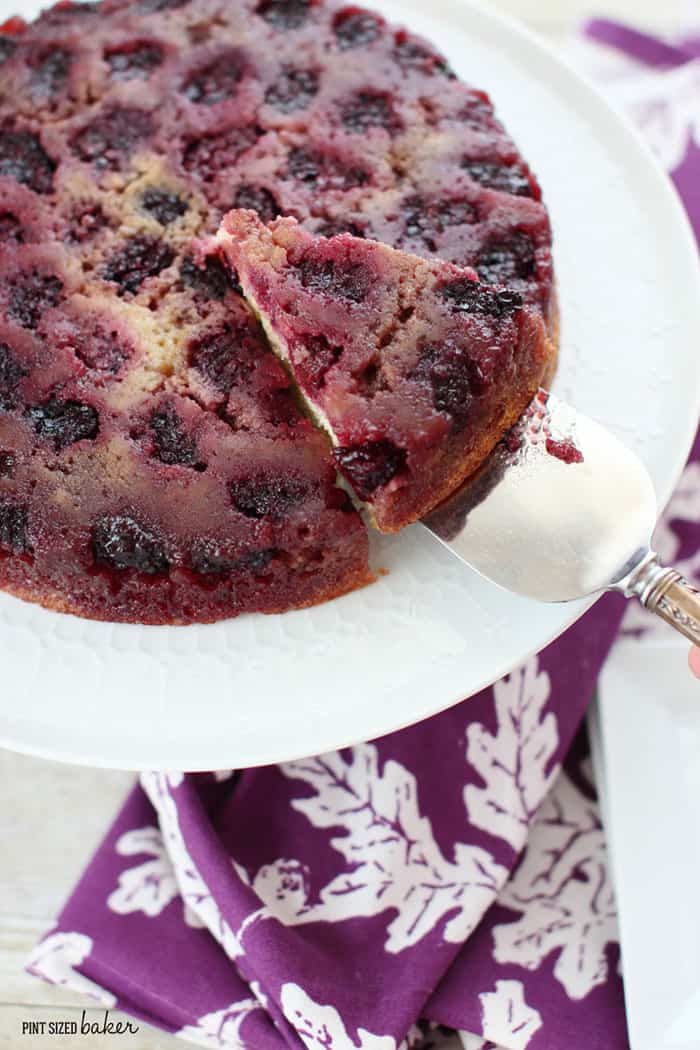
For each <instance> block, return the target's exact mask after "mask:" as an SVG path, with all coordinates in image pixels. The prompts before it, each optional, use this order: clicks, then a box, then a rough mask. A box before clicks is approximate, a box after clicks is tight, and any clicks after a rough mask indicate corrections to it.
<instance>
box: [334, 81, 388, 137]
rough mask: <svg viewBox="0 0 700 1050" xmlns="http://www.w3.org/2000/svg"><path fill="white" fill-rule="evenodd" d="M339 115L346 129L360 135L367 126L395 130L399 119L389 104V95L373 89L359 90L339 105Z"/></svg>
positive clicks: (367, 128)
mask: <svg viewBox="0 0 700 1050" xmlns="http://www.w3.org/2000/svg"><path fill="white" fill-rule="evenodd" d="M340 117H341V120H342V122H343V125H344V126H345V128H346V129H347V131H350V132H352V133H353V134H355V135H362V134H364V132H365V131H368V130H369V128H384V129H385V130H386V131H388V132H390V133H391V132H394V131H397V130H398V128H399V127H400V121H399V119H398V117H397V115H396V113H395V112H394V107H393V106H392V104H391V97H390V96H389V95H387V94H383V93H381V92H375V91H359V92H358V93H357V94H356V95H353V97H352V98H350V99H349V100H348V101H347V102H345V103H344V104H343V105H342V107H341V112H340Z"/></svg>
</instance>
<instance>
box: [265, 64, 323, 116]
mask: <svg viewBox="0 0 700 1050" xmlns="http://www.w3.org/2000/svg"><path fill="white" fill-rule="evenodd" d="M317 93H318V73H315V72H314V71H313V70H312V69H287V70H285V72H284V73H282V75H281V76H280V77H279V78H278V79H277V80H276V81H275V83H274V84H273V85H272V86H271V87H269V88H268V89H267V92H266V93H265V101H266V102H267V103H268V105H270V106H272V107H273V108H274V109H277V110H279V112H280V113H293V112H295V111H296V110H299V109H306V108H307V107H308V106H309V105H310V104H311V103H312V102H313V100H314V98H315V97H316V95H317Z"/></svg>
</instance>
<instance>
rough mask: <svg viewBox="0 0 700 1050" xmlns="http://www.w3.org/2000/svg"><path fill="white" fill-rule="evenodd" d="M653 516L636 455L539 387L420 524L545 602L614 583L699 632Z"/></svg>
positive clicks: (492, 574) (687, 588)
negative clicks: (661, 548) (656, 536)
mask: <svg viewBox="0 0 700 1050" xmlns="http://www.w3.org/2000/svg"><path fill="white" fill-rule="evenodd" d="M657 517H658V508H657V504H656V496H655V494H654V488H653V485H652V483H651V478H650V477H649V474H648V473H647V470H646V468H645V467H644V465H643V464H642V463H641V462H640V460H639V459H638V458H637V457H636V456H635V455H634V454H633V453H632V452H630V450H629V449H628V448H626V447H625V446H624V445H623V444H622V442H620V441H618V439H617V438H616V437H614V436H613V435H612V434H611V433H610V432H609V431H607V430H606V429H605V428H604V427H602V426H601V425H600V424H599V423H595V422H594V421H593V420H592V419H589V418H588V417H587V416H585V415H583V414H582V413H580V412H577V411H576V410H575V409H574V408H572V407H571V406H570V405H567V404H565V403H564V402H563V401H560V400H559V398H557V397H555V396H554V395H553V394H550V393H547V392H546V391H544V390H540V391H539V392H538V393H537V395H536V397H535V398H534V400H533V401H532V403H531V404H530V406H529V408H528V409H527V411H526V412H525V414H524V415H523V417H522V418H521V420H520V421H519V423H518V424H517V425H516V426H515V427H514V428H513V430H512V431H510V432H509V433H508V435H506V437H505V438H504V439H503V441H501V442H500V443H499V444H498V445H497V446H496V448H495V449H494V450H493V452H492V453H491V455H490V456H489V458H488V460H487V461H486V462H485V463H484V465H483V466H482V468H481V469H480V470H479V471H478V473H477V474H475V475H473V476H472V478H470V479H469V480H468V481H467V482H466V483H465V484H464V485H463V486H462V487H461V488H460V489H459V490H458V491H457V492H456V493H455V494H454V495H453V496H451V497H450V498H449V499H448V500H447V501H446V502H445V503H442V504H441V505H440V506H439V507H438V508H437V509H436V510H434V511H432V512H431V513H430V514H429V515H428V516H427V517H426V518H424V519H423V524H424V525H425V526H427V528H428V529H430V531H431V532H433V533H434V534H435V536H437V538H438V539H439V540H440V541H441V542H442V543H443V544H444V545H445V546H446V547H448V548H449V550H451V551H452V552H453V553H454V554H456V555H457V556H458V557H459V558H461V559H462V561H465V562H466V563H467V564H468V565H470V566H471V567H472V568H473V569H476V571H477V572H479V573H480V574H481V575H482V576H486V577H487V578H488V579H490V580H492V581H493V582H494V583H497V584H498V585H499V586H501V587H505V588H506V589H507V590H509V591H514V592H515V593H516V594H522V595H524V596H526V597H528V598H535V599H537V600H539V601H543V602H567V601H572V600H573V599H575V598H583V597H586V596H587V595H594V594H599V593H600V592H602V591H619V592H621V593H622V594H624V595H625V597H627V598H632V597H634V598H638V599H639V601H640V602H641V603H642V605H643V606H645V608H647V609H649V610H650V611H652V612H654V613H656V614H657V615H658V616H660V617H661V618H662V619H663V620H666V622H667V623H669V624H670V625H671V626H672V627H675V629H676V630H677V631H680V633H681V634H683V635H685V636H686V638H689V639H690V640H691V641H692V642H696V643H698V644H700V592H699V591H697V590H696V589H695V588H694V587H692V586H691V585H690V584H689V583H688V582H687V580H685V579H683V577H682V576H681V574H680V573H678V572H676V570H675V569H673V568H669V567H665V566H664V565H662V564H661V562H660V560H659V558H658V556H657V555H656V554H655V553H654V551H653V550H652V549H651V536H652V533H653V531H654V527H655V525H656V520H657Z"/></svg>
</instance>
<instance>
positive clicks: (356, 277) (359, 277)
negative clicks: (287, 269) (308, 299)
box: [298, 258, 372, 303]
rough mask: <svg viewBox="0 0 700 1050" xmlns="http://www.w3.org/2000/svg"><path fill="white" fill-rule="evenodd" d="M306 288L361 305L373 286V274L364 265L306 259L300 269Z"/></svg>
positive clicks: (301, 278)
mask: <svg viewBox="0 0 700 1050" xmlns="http://www.w3.org/2000/svg"><path fill="white" fill-rule="evenodd" d="M298 271H299V279H300V281H301V283H302V284H303V286H304V288H308V289H309V291H312V292H325V293H326V294H327V295H330V296H333V297H334V298H338V299H348V300H350V302H352V303H361V302H363V300H364V299H366V298H367V293H368V292H369V289H370V287H371V285H372V273H371V271H370V270H369V269H368V268H367V267H366V266H365V265H364V264H363V263H343V264H339V263H336V262H334V260H333V259H314V258H306V259H304V260H302V262H301V264H300V265H299V267H298Z"/></svg>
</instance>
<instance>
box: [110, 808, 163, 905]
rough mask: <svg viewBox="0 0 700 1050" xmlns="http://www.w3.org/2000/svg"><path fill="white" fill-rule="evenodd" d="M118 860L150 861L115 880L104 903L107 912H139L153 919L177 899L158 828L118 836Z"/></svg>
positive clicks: (122, 873) (139, 829)
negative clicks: (141, 856)
mask: <svg viewBox="0 0 700 1050" xmlns="http://www.w3.org/2000/svg"><path fill="white" fill-rule="evenodd" d="M115 849H116V851H117V853H120V854H121V855H122V856H126V857H129V856H134V855H137V854H145V855H146V856H150V857H152V858H153V859H152V860H147V861H144V862H143V863H142V864H139V865H137V866H136V867H134V868H127V869H126V870H125V871H123V872H121V874H120V876H119V884H118V886H117V889H116V890H114V892H113V893H111V894H110V896H109V898H108V899H107V907H108V908H109V909H110V911H114V912H117V913H118V914H119V915H129V914H131V913H132V912H143V914H144V915H148V916H150V917H153V916H155V915H160V913H161V912H162V911H163V909H164V908H167V906H168V905H169V904H170V902H171V901H173V900H175V898H176V897H177V896H178V895H179V892H178V888H177V882H176V880H175V873H174V871H173V866H172V863H171V861H170V857H169V856H168V853H167V850H166V849H165V846H164V844H163V836H162V835H161V833H160V831H159V829H158V828H155V827H145V828H135V829H134V830H133V831H127V832H126V833H125V834H124V835H122V836H121V837H120V838H119V840H118V842H117V844H116V847H115Z"/></svg>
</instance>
